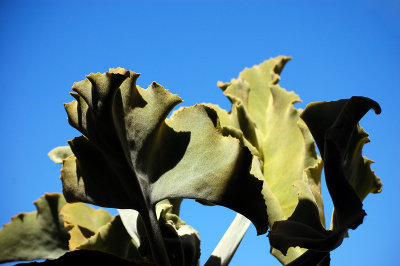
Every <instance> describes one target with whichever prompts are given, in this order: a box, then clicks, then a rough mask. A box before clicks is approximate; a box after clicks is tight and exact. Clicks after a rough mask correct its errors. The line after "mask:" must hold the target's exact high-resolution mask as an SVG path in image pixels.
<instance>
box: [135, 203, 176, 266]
mask: <svg viewBox="0 0 400 266" xmlns="http://www.w3.org/2000/svg"><path fill="white" fill-rule="evenodd" d="M142 213H143V215H142V219H143V221H144V225H145V228H146V233H147V237H148V240H149V243H150V248H151V253H152V254H153V259H154V260H155V261H156V263H157V264H159V265H160V266H170V265H171V263H170V261H169V257H168V253H167V249H166V248H165V244H164V239H163V237H162V234H161V229H160V225H159V224H158V220H157V215H156V212H155V210H154V208H148V209H147V210H146V211H144V212H142Z"/></svg>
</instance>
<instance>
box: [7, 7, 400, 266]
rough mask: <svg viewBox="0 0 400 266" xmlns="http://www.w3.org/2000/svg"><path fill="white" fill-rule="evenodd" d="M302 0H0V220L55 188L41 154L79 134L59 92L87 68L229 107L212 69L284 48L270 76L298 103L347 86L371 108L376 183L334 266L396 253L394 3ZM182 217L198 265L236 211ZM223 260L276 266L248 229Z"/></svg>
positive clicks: (329, 96) (377, 261)
mask: <svg viewBox="0 0 400 266" xmlns="http://www.w3.org/2000/svg"><path fill="white" fill-rule="evenodd" d="M277 2H279V4H278V3H277ZM299 2H300V1H246V2H244V1H243V2H242V1H202V2H194V1H186V2H185V1H171V2H168V1H165V2H161V1H147V2H146V3H144V2H138V1H111V0H110V1H71V0H69V1H61V0H58V1H40V0H37V1H1V2H0V59H1V64H0V78H1V93H2V99H3V101H2V103H1V104H0V139H1V141H0V150H1V151H2V152H1V154H0V225H2V224H4V223H8V222H9V220H10V217H11V216H13V215H16V214H17V213H19V212H29V211H33V210H34V206H33V204H32V201H34V200H36V199H37V198H39V197H40V196H41V195H42V194H43V193H45V192H59V191H61V182H60V181H59V170H60V169H59V168H60V167H59V165H55V164H53V163H52V162H51V161H50V160H49V159H48V157H47V153H48V151H50V150H51V149H52V148H54V147H56V146H59V145H66V141H67V140H68V139H72V138H73V137H74V136H77V135H78V132H77V131H75V130H73V129H72V128H70V127H69V125H68V123H67V120H66V113H65V111H64V108H63V103H64V102H69V101H71V100H72V98H71V97H70V96H69V94H68V92H69V91H71V86H72V84H73V82H75V81H80V80H82V79H84V77H85V75H87V74H89V73H90V72H105V71H106V70H108V69H109V68H110V67H117V66H121V67H124V68H126V69H130V70H133V71H136V72H140V73H142V76H141V77H140V79H139V81H138V84H139V85H141V86H142V87H147V86H148V85H149V84H150V83H151V82H152V81H153V80H155V81H157V82H158V83H160V84H162V85H163V86H164V87H166V88H167V89H169V90H170V91H172V92H173V93H177V94H179V95H180V96H181V97H182V98H183V99H184V100H185V102H184V103H183V105H188V106H189V105H193V104H195V103H202V102H212V103H217V104H220V105H221V106H222V107H224V108H227V109H228V108H229V104H228V101H227V99H225V96H223V94H222V93H221V92H220V91H219V89H218V88H217V87H216V83H217V81H218V80H221V81H229V80H230V79H231V78H234V77H237V75H238V73H239V72H240V71H241V70H242V69H243V68H244V67H250V66H252V65H254V64H258V63H261V62H262V61H263V60H265V59H268V58H270V57H274V56H277V55H290V56H292V57H293V60H292V61H291V62H290V63H289V64H288V65H287V67H286V68H285V69H284V71H283V73H282V80H281V83H280V84H281V86H282V87H284V88H286V89H287V90H294V91H295V92H296V93H297V94H299V95H300V97H301V98H302V100H303V101H304V102H303V103H301V104H298V106H299V107H303V108H304V107H305V105H306V104H307V103H309V102H313V101H320V100H337V99H341V98H349V97H351V96H352V95H362V96H367V97H370V98H372V99H374V100H376V101H378V102H379V103H380V104H381V106H382V114H381V115H380V116H376V115H375V114H373V113H372V112H370V113H368V114H367V115H366V117H365V118H364V119H363V120H362V122H361V125H362V126H363V127H364V128H365V129H366V130H367V132H369V133H370V135H371V137H370V138H371V143H369V144H367V145H366V147H365V149H364V150H365V154H366V155H367V156H368V157H369V158H371V159H373V160H375V161H376V163H375V164H373V165H372V168H373V169H374V170H375V172H376V174H377V175H378V176H379V177H381V179H382V181H383V192H382V193H381V194H378V195H370V196H369V197H368V198H367V199H366V201H365V204H364V209H365V210H366V212H367V214H368V216H367V217H366V218H365V220H364V223H363V224H362V225H361V226H360V227H359V228H358V229H357V230H356V231H351V232H350V238H349V239H346V240H345V241H344V243H343V245H342V246H340V247H339V248H338V249H337V250H335V251H333V252H332V254H331V257H332V264H331V265H393V264H394V262H395V261H397V260H398V253H399V251H400V249H399V244H398V239H399V238H400V230H399V225H400V224H399V220H400V214H399V213H400V209H399V203H400V200H399V196H398V195H400V181H399V171H398V167H399V165H400V160H399V158H400V156H399V153H398V151H399V150H400V145H399V141H398V139H399V137H400V135H399V129H400V128H399V122H400V121H399V115H400V104H399V102H398V101H399V98H400V93H399V89H400V71H399V70H400V67H399V62H400V3H399V2H398V1H396V0H393V1H386V0H380V1H301V2H302V3H299ZM324 194H325V204H326V207H325V208H326V213H327V216H328V217H330V213H331V208H332V206H331V204H330V202H329V200H327V198H326V196H327V195H326V193H325V192H324ZM182 217H183V219H184V220H186V222H188V223H189V224H191V225H192V226H193V227H195V228H196V229H197V230H198V231H199V232H200V237H201V239H202V259H201V263H204V262H205V260H206V259H207V256H208V255H209V254H210V253H211V251H212V250H213V248H214V247H215V245H216V244H217V242H218V240H219V238H220V237H221V236H222V234H223V233H224V231H225V229H226V228H227V227H228V225H229V224H230V222H231V220H232V219H233V217H234V213H232V212H231V211H229V210H225V209H223V208H220V207H204V206H200V205H199V206H197V204H195V203H194V202H192V201H186V202H184V204H183V210H182ZM328 219H329V218H328ZM231 265H256V266H257V265H280V264H279V262H278V261H277V260H276V259H275V258H274V257H273V256H272V255H270V254H269V243H268V240H267V238H266V237H265V235H264V236H259V237H257V236H256V235H255V230H254V228H253V227H252V228H251V229H250V230H249V232H248V233H247V235H246V237H245V239H244V241H243V242H242V245H241V246H240V247H239V249H238V251H237V254H236V255H235V257H234V259H233V260H232V264H231Z"/></svg>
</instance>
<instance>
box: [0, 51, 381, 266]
mask: <svg viewBox="0 0 400 266" xmlns="http://www.w3.org/2000/svg"><path fill="white" fill-rule="evenodd" d="M289 60H290V58H288V57H283V56H280V57H277V58H272V59H269V60H267V61H265V62H264V63H262V64H260V65H257V66H254V67H253V68H247V69H245V70H244V71H243V72H241V73H240V74H239V77H238V78H237V79H232V80H231V82H229V83H219V86H220V88H221V89H222V91H223V93H224V94H225V95H226V96H227V97H228V99H229V100H230V101H231V102H232V108H231V110H230V111H229V112H228V111H225V110H223V109H221V108H220V107H219V106H217V105H214V104H199V105H195V106H192V107H185V108H180V109H178V110H177V111H175V112H173V113H172V115H171V116H170V117H168V115H169V114H170V112H171V110H172V109H173V108H174V107H175V106H176V105H177V104H179V103H180V102H181V101H182V100H181V99H180V98H179V97H178V96H177V95H175V94H172V93H170V92H169V91H168V90H166V89H164V88H163V87H162V86H161V85H159V84H157V83H155V82H153V83H152V84H151V85H150V86H149V87H148V88H147V89H143V88H141V87H139V86H138V85H136V80H137V79H138V77H139V74H137V73H135V72H132V71H127V70H125V69H122V68H117V69H110V71H109V72H106V73H103V74H100V73H97V74H90V75H88V76H87V77H86V79H85V80H83V81H80V82H77V83H75V84H74V85H73V87H72V90H73V91H74V92H73V93H71V95H72V96H73V97H74V98H75V100H74V101H72V102H70V103H67V104H65V109H66V111H67V114H68V121H69V123H70V125H71V126H73V127H74V128H76V129H77V130H79V131H80V132H81V133H82V135H81V136H79V137H76V138H75V139H73V140H71V141H69V146H62V147H57V148H55V149H54V150H52V151H51V152H50V153H49V156H50V158H51V159H52V160H53V161H54V162H56V163H61V164H62V169H61V181H62V186H63V195H61V194H57V193H50V194H45V195H44V196H42V197H41V198H40V199H39V200H38V201H36V202H35V205H36V207H37V211H36V212H33V213H23V214H19V215H18V216H16V217H13V218H12V220H11V222H10V223H9V224H6V225H4V227H3V228H2V229H0V262H10V261H29V260H38V259H48V260H46V261H45V262H43V263H44V264H51V265H52V264H56V265H57V264H60V263H76V262H78V261H81V260H83V259H85V260H89V261H91V263H92V264H94V265H95V264H102V263H108V264H111V265H188V266H189V265H198V264H199V257H200V238H199V234H198V232H197V231H196V230H195V229H194V228H192V227H191V226H190V225H187V224H186V223H185V222H184V221H182V220H181V219H180V218H179V208H180V203H181V201H182V199H184V198H191V199H196V200H198V201H199V202H201V203H203V204H207V205H214V204H216V205H221V206H225V207H227V208H230V209H232V210H233V211H235V212H237V213H238V214H237V216H236V218H235V220H234V221H233V222H232V225H231V226H230V227H229V228H228V230H227V232H226V233H225V235H224V237H223V238H222V239H221V241H220V243H219V244H218V246H217V247H216V249H215V250H214V252H213V254H211V256H210V258H209V260H208V261H207V262H206V265H227V264H228V263H229V261H230V259H231V258H232V256H233V254H234V253H235V251H236V249H237V248H238V246H239V244H240V242H241V239H242V237H243V236H244V234H245V232H246V231H247V228H248V227H249V225H250V223H253V224H254V226H255V228H256V229H257V233H258V234H259V235H262V234H265V233H266V232H267V231H268V228H269V229H270V231H269V233H268V237H269V241H270V244H271V253H272V254H273V255H274V256H276V257H277V259H278V260H279V261H280V262H281V263H282V264H290V265H328V264H329V262H330V258H329V252H330V251H331V250H333V249H335V248H337V247H338V246H339V245H340V244H341V243H342V241H343V239H344V238H345V237H346V236H347V231H348V229H356V228H357V227H358V226H359V225H360V224H361V223H362V221H363V217H364V216H365V212H364V210H363V209H362V200H363V199H364V198H365V197H366V196H367V195H368V194H369V193H370V192H372V193H377V192H380V191H381V187H382V184H381V182H380V180H379V178H377V177H376V176H375V174H374V173H373V171H372V170H371V168H370V164H371V163H372V161H371V160H369V159H366V158H364V157H363V156H362V147H363V145H364V144H365V143H367V142H368V141H369V139H368V134H367V133H366V132H365V131H364V130H363V129H362V128H361V127H360V126H359V125H358V122H359V120H360V119H361V118H362V117H363V116H364V115H365V113H366V112H368V110H370V109H371V108H372V109H374V110H375V112H376V113H380V107H379V105H378V104H377V103H376V102H374V101H373V100H371V99H368V98H365V97H352V98H350V99H343V100H339V101H334V102H317V103H311V104H309V105H308V106H307V107H306V109H305V110H304V111H303V110H300V109H296V108H295V107H294V106H293V104H294V103H296V102H299V101H300V98H299V97H298V96H297V95H296V94H294V93H293V92H287V91H286V90H284V89H283V88H281V87H280V86H279V85H278V82H279V80H280V72H281V71H282V69H283V67H284V65H285V64H286V63H287V62H288V61H289ZM314 140H315V142H314ZM315 143H316V145H315ZM316 146H317V147H318V149H319V153H320V155H321V157H319V156H318V154H317V152H316ZM323 167H324V168H325V169H324V170H325V179H326V184H327V187H328V191H329V193H330V195H331V197H332V201H333V204H334V211H333V215H332V217H333V219H332V222H331V226H330V229H328V228H327V227H326V226H325V216H324V209H323V201H322V196H321V182H320V181H321V173H322V168H323ZM88 203H89V204H94V205H97V206H101V207H108V208H117V209H118V211H119V214H118V215H116V216H114V217H112V216H111V215H110V214H109V213H108V212H107V211H106V210H103V209H101V208H100V209H94V208H93V207H91V206H89V205H87V204H88ZM260 263H262V262H260Z"/></svg>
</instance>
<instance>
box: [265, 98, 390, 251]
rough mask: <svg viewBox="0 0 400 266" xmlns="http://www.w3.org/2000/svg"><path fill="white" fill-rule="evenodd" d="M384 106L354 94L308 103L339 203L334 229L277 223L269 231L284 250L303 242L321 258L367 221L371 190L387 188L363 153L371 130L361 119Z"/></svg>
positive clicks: (305, 115)
mask: <svg viewBox="0 0 400 266" xmlns="http://www.w3.org/2000/svg"><path fill="white" fill-rule="evenodd" d="M371 108H373V109H374V110H375V112H376V113H377V114H379V113H380V112H381V110H380V107H379V105H378V104H377V103H376V102H374V101H373V100H371V99H368V98H365V97H352V98H351V99H348V100H340V101H335V102H318V103H313V104H310V105H308V106H307V108H306V109H305V110H304V112H303V114H302V118H303V119H304V120H305V121H306V123H307V125H308V126H309V128H310V130H311V132H312V134H313V136H314V138H315V140H316V142H317V145H318V147H319V150H320V152H321V155H322V156H323V160H324V164H325V178H326V184H327V187H328V190H329V193H330V195H331V197H332V201H333V204H334V207H335V212H334V215H333V216H334V219H333V227H332V228H331V230H326V229H324V228H323V227H322V225H318V224H317V223H313V224H311V223H309V221H308V220H305V221H300V222H299V221H298V220H296V221H294V220H293V219H292V217H294V216H296V215H297V213H296V211H295V213H294V214H293V216H292V217H291V218H289V220H288V221H282V222H276V223H275V224H274V227H273V228H272V231H271V232H270V234H269V238H270V242H271V244H272V245H273V246H274V247H276V248H278V249H279V250H281V251H282V252H283V253H285V252H286V251H287V249H288V248H289V247H293V246H301V247H305V248H308V249H312V250H313V251H314V255H315V256H320V255H321V254H324V253H327V252H329V251H331V250H333V249H334V248H336V247H338V246H339V245H340V244H341V243H342V241H343V238H344V237H345V235H346V233H347V230H348V229H349V228H351V229H356V228H357V227H358V226H359V225H360V224H361V223H362V221H363V218H364V216H365V211H364V210H363V209H362V203H361V202H362V200H363V199H364V198H365V197H366V196H367V195H368V194H369V193H370V192H373V193H377V192H380V191H381V188H382V183H381V181H380V180H379V178H378V177H376V176H375V174H374V172H373V171H371V168H370V164H371V162H372V161H370V160H368V159H366V158H364V157H362V147H363V145H364V144H365V143H367V142H368V141H369V140H368V138H367V136H368V134H367V133H366V132H365V131H364V130H363V129H362V128H361V127H360V126H359V125H358V122H359V120H360V119H361V118H362V117H363V116H364V115H365V113H367V112H368V110H369V109H371Z"/></svg>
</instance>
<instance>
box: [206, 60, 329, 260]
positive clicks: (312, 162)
mask: <svg viewBox="0 0 400 266" xmlns="http://www.w3.org/2000/svg"><path fill="white" fill-rule="evenodd" d="M289 60H290V58H289V57H283V56H280V57H277V58H272V59H270V60H267V61H265V62H264V63H262V64H260V65H256V66H254V67H252V68H246V69H245V70H244V71H242V72H241V73H240V74H239V77H238V78H237V79H232V80H231V82H229V83H225V84H222V83H219V86H220V87H221V89H222V90H223V92H224V94H225V95H226V96H227V97H228V98H229V100H230V101H231V102H232V109H231V111H230V112H229V113H227V112H226V111H224V110H222V109H220V108H218V107H216V106H215V105H210V106H212V107H213V108H215V109H216V110H217V112H218V116H219V117H220V120H221V125H222V127H223V133H224V134H225V135H231V136H234V137H236V138H238V139H239V140H240V141H241V142H242V143H243V144H244V145H246V146H247V147H248V148H249V149H250V151H251V152H252V154H253V156H254V157H255V158H254V159H253V164H252V169H251V172H252V173H253V174H254V175H255V176H257V177H258V178H259V179H262V180H264V181H265V182H264V186H263V192H262V193H263V196H264V199H265V202H266V205H267V206H268V207H267V212H268V219H269V224H270V226H272V225H273V224H274V223H275V222H276V221H279V220H286V219H288V218H289V217H290V216H291V215H292V214H293V212H294V210H295V209H296V207H297V206H298V203H299V193H300V192H301V191H300V190H301V189H305V190H307V191H309V192H310V194H309V200H310V201H312V202H313V203H314V205H315V206H316V207H317V212H316V213H314V214H316V215H317V216H316V217H314V218H315V219H317V220H318V221H320V222H321V223H322V224H324V219H325V218H324V213H323V203H322V197H321V194H320V189H321V185H320V176H321V171H322V161H321V158H319V157H318V156H317V153H316V151H315V145H314V141H313V138H312V135H311V133H310V131H309V130H308V128H307V126H306V125H305V123H304V121H302V119H301V118H300V117H299V115H300V113H301V110H299V109H296V108H294V106H293V105H294V104H295V103H296V102H299V101H300V98H299V97H298V96H297V95H296V94H295V93H293V92H287V91H286V90H284V89H283V88H281V87H280V86H279V85H278V82H279V80H280V76H279V75H280V72H281V71H282V69H283V67H284V65H285V64H286V63H287V62H288V61H289ZM309 208H310V206H308V205H307V206H303V207H302V208H301V211H302V212H304V213H305V214H306V213H309V212H310V210H309ZM303 252H304V251H303V250H300V249H299V248H296V249H291V250H289V252H288V255H287V256H283V255H282V254H281V253H280V252H279V251H277V250H274V249H273V250H272V253H273V254H274V255H275V256H276V257H277V258H278V259H279V260H280V261H281V262H282V263H288V262H290V261H292V260H293V259H295V258H297V257H298V256H300V255H301V254H302V253H303Z"/></svg>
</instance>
